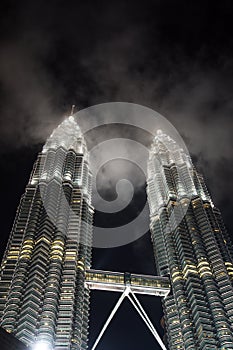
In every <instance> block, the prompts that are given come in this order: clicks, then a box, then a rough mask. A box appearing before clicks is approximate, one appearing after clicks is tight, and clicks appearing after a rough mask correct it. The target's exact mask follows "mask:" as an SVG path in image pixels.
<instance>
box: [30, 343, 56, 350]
mask: <svg viewBox="0 0 233 350" xmlns="http://www.w3.org/2000/svg"><path fill="white" fill-rule="evenodd" d="M33 350H52V348H51V346H50V344H49V343H47V342H45V341H39V342H37V343H35V345H34V347H33Z"/></svg>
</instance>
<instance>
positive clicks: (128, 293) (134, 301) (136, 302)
mask: <svg viewBox="0 0 233 350" xmlns="http://www.w3.org/2000/svg"><path fill="white" fill-rule="evenodd" d="M131 295H132V297H131ZM125 297H128V298H129V300H130V302H131V303H132V305H133V306H134V308H135V309H136V310H137V312H138V313H139V315H140V316H141V318H142V319H143V321H144V322H145V324H146V325H147V327H148V328H149V330H150V331H151V333H152V334H153V336H154V338H155V339H156V340H157V342H158V343H159V345H160V346H161V349H162V350H167V348H166V347H165V345H164V343H163V341H162V339H161V338H160V336H159V334H158V332H157V331H156V329H155V327H154V326H153V324H152V322H151V320H150V319H149V317H148V316H147V313H146V312H145V310H144V309H143V307H142V305H141V304H140V302H139V300H138V299H137V297H136V295H135V294H134V293H132V291H131V290H130V287H126V289H125V291H124V292H123V293H122V295H121V296H120V298H119V300H118V302H117V303H116V305H115V306H114V308H113V310H112V312H111V314H110V316H109V317H108V319H107V321H106V322H105V324H104V326H103V328H102V330H101V332H100V333H99V335H98V338H97V339H96V341H95V343H94V345H93V346H92V349H91V350H95V348H96V347H97V345H98V343H99V341H100V340H101V338H102V336H103V334H104V332H105V331H106V329H107V327H108V325H109V323H110V322H111V320H112V318H113V316H114V315H115V313H116V312H117V310H118V309H119V307H120V305H121V303H122V302H123V300H124V299H125Z"/></svg>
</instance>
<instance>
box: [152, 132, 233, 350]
mask: <svg viewBox="0 0 233 350" xmlns="http://www.w3.org/2000/svg"><path fill="white" fill-rule="evenodd" d="M147 193H148V200H149V205H150V217H151V224H150V225H151V227H150V229H151V236H152V242H153V249H154V255H155V259H156V265H157V270H158V273H159V275H161V276H169V277H170V281H171V286H172V290H171V293H170V295H169V296H167V297H166V298H165V299H163V309H164V318H165V324H166V332H167V340H168V347H169V349H170V350H173V349H185V350H188V349H190V350H191V349H192V350H194V349H196V350H210V349H215V350H217V349H221V350H223V349H233V250H232V243H231V241H230V239H229V236H228V234H227V232H226V230H225V227H224V224H223V221H222V218H221V214H220V212H219V210H218V209H217V208H216V207H215V206H214V204H213V202H212V200H211V198H210V195H209V193H208V191H207V188H206V186H205V183H204V180H203V177H202V176H201V175H200V174H199V173H198V172H197V170H196V169H195V167H194V166H193V164H192V161H191V159H190V157H189V156H188V155H187V154H186V153H185V152H184V150H183V149H182V148H180V147H179V145H178V144H177V143H176V142H175V141H174V140H172V139H171V138H170V137H169V136H167V135H165V134H163V133H162V132H161V131H158V133H157V136H156V137H155V139H154V142H153V145H152V148H151V151H150V157H149V162H148V180H147Z"/></svg>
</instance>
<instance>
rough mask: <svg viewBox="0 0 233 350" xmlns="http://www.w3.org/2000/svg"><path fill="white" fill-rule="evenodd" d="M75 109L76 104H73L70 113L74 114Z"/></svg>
mask: <svg viewBox="0 0 233 350" xmlns="http://www.w3.org/2000/svg"><path fill="white" fill-rule="evenodd" d="M74 109H75V105H72V106H71V112H70V115H71V116H72V115H73V114H74Z"/></svg>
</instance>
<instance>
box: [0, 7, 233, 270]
mask: <svg viewBox="0 0 233 350" xmlns="http://www.w3.org/2000/svg"><path fill="white" fill-rule="evenodd" d="M111 3H112V2H110V1H99V2H93V1H86V2H85V4H84V2H83V3H82V2H78V1H69V2H67V1H61V0H56V1H55V0H53V1H49V2H48V1H36V2H35V1H26V0H24V1H20V2H19V1H17V2H16V1H9V0H8V1H5V2H4V1H3V2H1V14H2V15H1V17H2V18H1V19H2V21H1V27H0V43H1V53H0V108H1V121H0V127H1V131H0V145H1V159H2V164H3V167H2V174H3V176H4V171H5V178H4V181H5V182H4V183H7V177H8V175H9V169H8V170H7V171H6V170H4V168H5V164H4V161H5V159H6V157H5V156H4V155H5V154H8V156H7V159H8V163H9V164H10V162H11V160H12V163H14V152H15V157H18V154H21V153H20V152H19V150H17V151H16V148H18V149H23V148H22V147H23V146H25V145H26V146H27V147H28V148H30V147H31V146H33V145H36V144H38V143H43V142H44V141H45V139H46V138H47V137H48V135H49V134H50V133H51V131H52V129H53V128H54V127H56V125H58V124H59V123H60V122H61V121H62V119H63V118H64V115H65V114H67V113H68V112H69V110H70V106H71V105H72V104H73V103H74V104H76V105H77V106H78V108H84V107H88V106H90V105H93V104H97V103H103V102H110V101H126V102H134V103H138V104H142V105H145V106H148V107H151V108H153V109H155V110H157V111H158V112H160V113H161V114H162V115H164V116H165V117H166V118H167V119H168V120H169V121H171V122H172V123H173V125H174V126H175V127H176V128H177V130H178V131H179V132H180V133H181V135H182V136H183V137H184V139H185V141H186V143H187V146H188V148H189V150H190V152H191V154H192V156H193V159H194V160H195V163H196V164H197V166H198V167H199V169H200V170H201V171H203V172H204V175H205V177H206V179H207V184H208V185H209V188H210V191H211V193H212V195H213V197H214V200H215V202H216V203H217V205H219V206H220V208H221V210H222V212H223V215H224V218H225V221H226V222H227V225H228V227H229V228H231V225H232V223H231V212H232V183H233V182H232V177H233V174H232V166H231V162H232V152H233V151H232V150H233V148H232V135H233V121H232V111H233V102H232V100H233V99H232V91H233V59H232V54H233V47H232V45H233V44H232V43H233V41H232V35H231V33H232V31H233V30H232V29H233V28H232V27H233V22H232V20H231V19H232V12H233V5H232V1H231V0H223V1H221V2H219V1H218V2H214V1H188V0H185V1H173V0H170V1H168V0H165V1H159V0H157V1H143V2H130V1H128V2H124V3H123V4H121V3H120V2H118V1H117V2H115V3H113V4H111ZM10 151H11V153H9V152H10ZM9 154H10V156H9ZM35 155H36V152H35ZM29 158H30V157H29ZM30 162H31V158H30ZM8 163H7V164H8ZM17 164H18V163H17ZM23 164H25V162H24V163H23ZM31 166H32V164H31V163H30V164H28V169H30V168H31ZM12 167H13V165H12ZM9 168H10V167H9ZM13 170H14V169H12V171H13ZM15 171H17V169H16V168H15ZM22 176H25V174H23V175H22ZM10 180H11V181H12V182H13V181H14V178H13V177H10ZM18 181H19V182H20V179H19V180H18ZM12 186H13V185H12ZM13 188H14V187H12V193H13V192H14V191H13ZM20 188H21V189H22V188H23V186H21V187H20ZM21 192H22V191H21ZM4 196H7V192H6V191H5V192H3V197H4ZM18 196H19V192H18ZM10 205H12V203H11V204H10V203H9V205H8V207H9V206H10ZM14 205H15V206H16V204H14ZM4 210H6V211H7V206H6V208H4ZM5 216H7V212H5ZM139 245H140V244H139ZM109 259H110V258H109ZM107 260H108V259H107ZM141 260H142V259H141ZM122 269H123V266H122ZM148 270H150V268H149V267H148ZM142 272H143V271H142Z"/></svg>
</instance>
